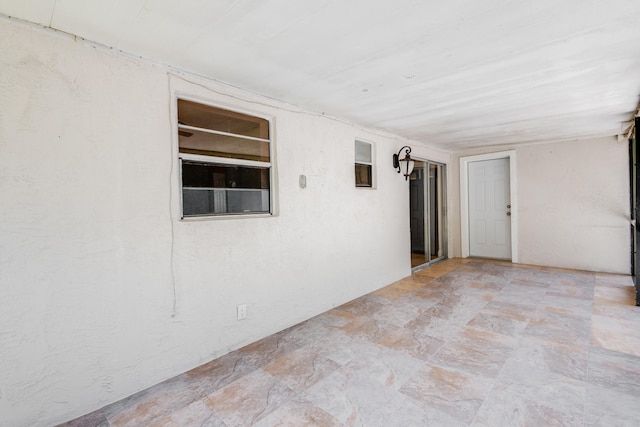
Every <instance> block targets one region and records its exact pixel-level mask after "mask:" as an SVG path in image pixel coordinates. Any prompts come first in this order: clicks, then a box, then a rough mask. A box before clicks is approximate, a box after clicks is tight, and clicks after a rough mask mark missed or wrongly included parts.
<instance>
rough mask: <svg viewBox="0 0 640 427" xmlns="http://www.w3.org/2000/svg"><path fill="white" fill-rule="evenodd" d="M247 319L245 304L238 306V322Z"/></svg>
mask: <svg viewBox="0 0 640 427" xmlns="http://www.w3.org/2000/svg"><path fill="white" fill-rule="evenodd" d="M246 318H247V304H240V305H239V306H238V320H243V319H246Z"/></svg>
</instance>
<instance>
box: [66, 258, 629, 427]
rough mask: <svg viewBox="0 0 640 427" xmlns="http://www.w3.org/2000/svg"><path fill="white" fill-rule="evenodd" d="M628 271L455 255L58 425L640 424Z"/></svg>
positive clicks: (104, 426) (493, 426)
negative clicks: (526, 264)
mask: <svg viewBox="0 0 640 427" xmlns="http://www.w3.org/2000/svg"><path fill="white" fill-rule="evenodd" d="M634 301H635V288H634V287H633V284H632V282H631V278H630V277H628V276H618V275H610V274H599V273H591V272H581V271H570V270H560V269H552V268H540V267H523V266H516V265H512V264H509V263H504V262H491V261H480V260H460V259H452V260H447V261H444V262H442V263H439V264H437V265H435V266H433V267H431V268H429V269H426V270H422V271H420V272H418V273H416V274H414V275H412V276H410V277H407V278H405V279H403V280H400V281H398V282H396V283H393V284H391V285H390V286H387V287H386V288H383V289H381V290H379V291H377V292H374V293H372V294H369V295H366V296H364V297H362V298H359V299H357V300H354V301H352V302H350V303H348V304H345V305H343V306H341V307H337V308H335V309H333V310H331V311H329V312H327V313H325V314H322V315H320V316H317V317H315V318H313V319H310V320H308V321H306V322H304V323H301V324H299V325H296V326H294V327H292V328H289V329H287V330H285V331H283V332H280V333H278V334H275V335H273V336H270V337H268V338H265V339H263V340H261V341H259V342H257V343H255V344H251V345H249V346H247V347H244V348H242V349H240V350H237V351H235V352H233V353H230V354H227V355H225V356H223V357H221V358H219V359H216V360H214V361H212V362H210V363H207V364H205V365H202V366H200V367H198V368H196V369H194V370H192V371H189V372H187V373H185V374H182V375H180V376H178V377H175V378H172V379H170V380H168V381H165V382H163V383H161V384H159V385H157V386H154V387H151V388H149V389H147V390H145V391H142V392H140V393H137V394H135V395H133V396H131V397H129V398H127V399H124V400H122V401H119V402H116V403H114V404H112V405H109V406H107V407H105V408H102V409H100V410H98V411H96V412H94V413H91V414H88V415H86V416H84V417H82V418H79V419H77V420H74V421H71V422H69V423H67V424H64V425H65V426H100V427H108V426H113V427H115V426H118V427H120V426H228V427H235V426H250V425H251V426H385V427H386V426H468V425H471V426H492V427H495V426H552V425H553V426H638V425H640V307H635V306H634Z"/></svg>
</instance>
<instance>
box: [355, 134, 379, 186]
mask: <svg viewBox="0 0 640 427" xmlns="http://www.w3.org/2000/svg"><path fill="white" fill-rule="evenodd" d="M358 143H361V144H366V145H368V146H369V150H370V155H371V161H370V162H365V161H360V160H357V159H356V145H357V144H358ZM374 147H375V144H374V143H373V142H370V141H366V140H364V139H362V138H355V139H354V141H353V154H354V185H355V187H356V188H361V189H375V188H376V174H375V162H376V156H375V149H374ZM358 165H361V166H369V168H370V170H371V185H358V183H357V175H356V174H355V167H356V166H358Z"/></svg>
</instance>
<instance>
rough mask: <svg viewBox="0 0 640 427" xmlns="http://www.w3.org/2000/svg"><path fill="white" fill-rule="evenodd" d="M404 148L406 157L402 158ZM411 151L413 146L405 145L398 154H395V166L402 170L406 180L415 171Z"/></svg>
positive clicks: (399, 170)
mask: <svg viewBox="0 0 640 427" xmlns="http://www.w3.org/2000/svg"><path fill="white" fill-rule="evenodd" d="M405 148H406V150H405ZM402 150H404V158H402V159H401V158H400V153H401V152H402ZM409 153H411V147H409V146H408V145H405V146H404V147H402V148H401V149H400V150H399V151H398V154H394V155H393V167H394V168H397V169H398V173H400V172H402V174H403V175H404V180H405V181H406V180H408V179H409V175H411V172H413V166H414V165H415V162H414V161H413V160H412V159H411V156H410V155H409Z"/></svg>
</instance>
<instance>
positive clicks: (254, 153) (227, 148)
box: [178, 129, 269, 162]
mask: <svg viewBox="0 0 640 427" xmlns="http://www.w3.org/2000/svg"><path fill="white" fill-rule="evenodd" d="M178 141H179V146H180V152H181V153H190V154H203V155H206V156H216V157H230V158H234V159H246V160H258V161H261V162H268V161H269V143H268V142H266V141H253V140H250V139H244V138H236V137H233V136H225V135H216V134H213V133H207V132H200V131H196V130H191V129H180V130H179V131H178Z"/></svg>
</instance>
